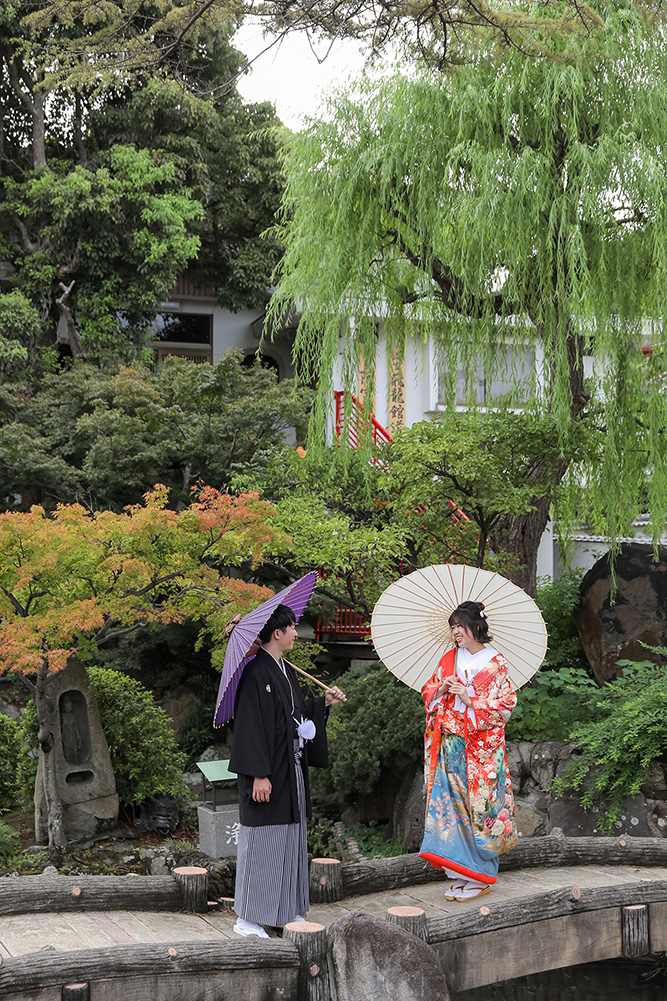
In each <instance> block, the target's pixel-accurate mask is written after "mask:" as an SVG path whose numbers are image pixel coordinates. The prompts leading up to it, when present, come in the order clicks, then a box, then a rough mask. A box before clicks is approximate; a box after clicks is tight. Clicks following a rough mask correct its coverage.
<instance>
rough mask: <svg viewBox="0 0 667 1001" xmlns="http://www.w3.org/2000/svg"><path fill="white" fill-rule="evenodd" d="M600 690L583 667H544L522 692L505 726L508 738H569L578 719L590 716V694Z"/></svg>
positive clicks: (533, 739)
mask: <svg viewBox="0 0 667 1001" xmlns="http://www.w3.org/2000/svg"><path fill="white" fill-rule="evenodd" d="M595 691H597V685H596V684H595V682H594V681H593V679H592V678H591V677H590V675H589V674H588V673H587V672H586V671H585V670H583V669H582V668H580V667H557V668H553V669H551V670H549V669H547V668H544V667H543V668H542V669H541V670H540V671H539V672H538V673H537V674H536V675H535V678H534V679H533V682H532V684H531V685H526V686H524V688H522V689H521V691H520V692H519V693H518V702H517V705H516V708H515V709H514V711H513V712H512V715H511V716H510V719H509V722H508V723H507V725H506V727H505V735H506V737H507V739H508V740H531V741H536V740H563V741H565V740H568V739H569V737H570V734H571V733H572V730H573V729H574V728H575V727H576V725H577V724H578V723H581V722H583V721H585V720H586V719H588V717H589V716H590V711H589V709H588V702H587V700H588V698H590V696H591V695H592V694H593V692H595Z"/></svg>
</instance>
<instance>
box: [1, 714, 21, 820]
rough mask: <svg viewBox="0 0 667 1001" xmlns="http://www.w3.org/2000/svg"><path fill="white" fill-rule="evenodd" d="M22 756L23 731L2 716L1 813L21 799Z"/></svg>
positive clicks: (16, 724) (7, 717) (11, 720)
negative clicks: (20, 760) (20, 768)
mask: <svg viewBox="0 0 667 1001" xmlns="http://www.w3.org/2000/svg"><path fill="white" fill-rule="evenodd" d="M20 754H21V730H20V727H19V724H18V723H16V722H15V721H14V720H13V719H10V718H9V716H3V715H2V714H0V761H1V762H2V768H0V813H2V812H3V811H5V810H9V809H11V807H12V806H14V805H15V804H16V803H17V802H18V801H19V800H20V799H21V795H20V788H21V787H20V783H19V781H18V763H19V757H20Z"/></svg>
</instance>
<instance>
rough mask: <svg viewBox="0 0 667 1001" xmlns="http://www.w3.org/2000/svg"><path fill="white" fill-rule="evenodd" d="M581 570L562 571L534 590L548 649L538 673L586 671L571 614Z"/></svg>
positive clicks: (577, 632) (587, 666) (575, 605)
mask: <svg viewBox="0 0 667 1001" xmlns="http://www.w3.org/2000/svg"><path fill="white" fill-rule="evenodd" d="M582 576H583V571H582V570H565V571H563V572H562V573H561V574H560V576H559V577H558V578H557V579H556V580H547V581H544V582H543V583H542V584H541V585H540V586H539V587H538V589H537V605H538V607H539V609H540V611H541V612H542V616H543V618H544V622H545V625H546V627H547V638H548V646H547V652H546V656H545V658H544V663H543V664H542V667H541V669H540V670H541V671H542V672H544V671H549V670H556V669H560V668H562V667H567V668H572V669H574V670H580V671H581V670H583V671H584V672H585V671H588V670H589V664H588V660H587V658H586V654H585V653H584V648H583V647H582V645H581V638H580V636H579V629H578V627H577V623H576V621H575V618H574V611H575V609H576V607H577V605H578V604H579V586H580V584H581V578H582Z"/></svg>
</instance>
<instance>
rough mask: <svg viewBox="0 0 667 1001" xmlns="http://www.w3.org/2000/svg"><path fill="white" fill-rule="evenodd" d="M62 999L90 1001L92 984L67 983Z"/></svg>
mask: <svg viewBox="0 0 667 1001" xmlns="http://www.w3.org/2000/svg"><path fill="white" fill-rule="evenodd" d="M62 1001H90V984H66V985H65V987H63V991H62Z"/></svg>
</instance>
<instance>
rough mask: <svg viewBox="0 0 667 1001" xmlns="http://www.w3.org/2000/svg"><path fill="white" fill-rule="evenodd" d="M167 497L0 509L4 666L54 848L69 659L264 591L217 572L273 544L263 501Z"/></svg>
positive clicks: (227, 611)
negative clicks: (33, 744)
mask: <svg viewBox="0 0 667 1001" xmlns="http://www.w3.org/2000/svg"><path fill="white" fill-rule="evenodd" d="M167 501H168V491H167V489H166V487H163V486H161V485H157V486H156V487H155V488H154V489H153V490H152V491H151V492H149V493H148V494H146V495H145V498H144V503H143V504H137V505H133V506H131V507H128V508H126V509H125V510H124V511H123V512H122V513H116V512H112V511H101V512H95V513H91V512H90V511H87V510H86V509H85V508H83V507H82V506H80V505H78V504H71V505H65V506H61V507H59V508H58V509H57V510H56V511H55V512H53V513H52V514H47V513H46V512H45V511H44V509H43V508H41V507H37V506H35V507H33V508H32V509H31V510H30V511H29V512H20V513H19V512H5V513H3V514H0V552H2V554H3V559H2V561H1V562H0V615H1V616H2V619H3V629H2V633H1V634H0V671H7V672H13V673H15V674H16V675H18V677H19V678H20V679H21V680H22V681H23V683H24V684H25V685H26V686H27V687H28V688H29V690H30V692H31V693H32V696H33V698H34V701H35V709H36V713H37V722H38V725H39V733H38V739H39V745H40V751H41V754H42V761H43V775H44V791H45V797H46V803H47V810H48V830H49V846H50V847H53V848H57V849H58V848H59V849H62V848H65V847H66V844H67V840H66V834H65V829H64V823H63V809H62V803H61V801H60V797H59V794H58V787H57V781H56V772H55V760H54V750H53V748H54V735H53V723H52V720H51V714H50V711H49V703H50V699H49V695H48V692H49V684H50V681H51V680H52V679H53V677H54V675H55V674H56V673H57V672H58V671H61V670H62V669H63V668H64V667H65V666H66V664H67V662H68V659H69V658H70V656H72V655H73V654H74V653H76V654H77V655H78V656H79V657H80V658H81V659H82V660H84V662H86V661H87V662H90V661H91V655H93V654H94V652H95V650H97V648H98V647H99V646H100V645H102V644H104V643H106V642H109V641H110V640H111V639H112V638H113V637H115V636H118V635H120V634H122V633H124V632H125V633H126V632H129V631H132V630H135V629H139V628H141V627H142V626H145V625H147V624H149V623H157V624H167V623H172V622H183V621H184V620H185V619H186V618H188V617H193V618H195V619H199V620H202V621H203V620H206V621H207V622H210V623H216V622H218V621H222V620H224V621H225V622H227V621H229V619H230V618H231V617H232V616H233V615H234V614H235V613H236V612H241V613H244V612H245V611H247V610H248V609H249V608H250V607H253V606H254V605H255V604H257V602H259V601H261V600H263V599H264V598H266V597H268V596H269V595H270V594H271V593H272V592H271V591H269V590H268V589H267V588H264V587H260V586H258V585H255V584H251V583H247V582H246V581H244V580H239V579H236V578H234V577H229V576H225V575H224V568H227V567H231V566H239V565H240V564H241V563H248V562H249V563H250V564H251V565H255V564H256V563H257V562H258V561H259V560H260V559H261V556H262V553H263V551H264V549H265V548H266V547H267V546H269V545H270V544H271V545H275V544H277V543H279V542H280V537H281V532H280V530H279V529H277V528H276V527H275V526H274V525H273V518H274V514H275V510H274V508H273V506H272V505H271V504H270V503H268V502H267V501H262V500H260V499H259V495H258V494H257V493H246V494H241V495H240V496H238V497H230V496H228V495H226V494H223V493H221V492H220V491H218V490H215V489H213V488H212V487H205V488H203V489H202V490H201V491H200V492H199V493H198V495H197V497H196V499H195V500H194V501H193V503H192V504H191V505H190V506H189V507H188V508H186V509H185V510H182V511H179V512H176V511H174V510H170V509H169V508H168V507H167Z"/></svg>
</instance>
